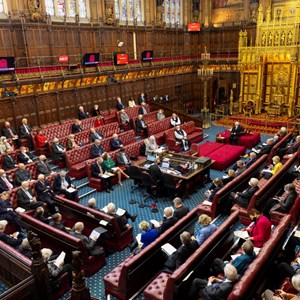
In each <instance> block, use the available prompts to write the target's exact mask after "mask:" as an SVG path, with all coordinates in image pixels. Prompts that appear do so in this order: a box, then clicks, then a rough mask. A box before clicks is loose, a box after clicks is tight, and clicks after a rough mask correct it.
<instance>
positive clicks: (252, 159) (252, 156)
mask: <svg viewBox="0 0 300 300" xmlns="http://www.w3.org/2000/svg"><path fill="white" fill-rule="evenodd" d="M256 161H257V155H256V153H255V152H250V154H249V158H248V159H246V160H245V167H246V169H248V168H249V167H250V166H252V165H253V164H254V163H255V162H256Z"/></svg>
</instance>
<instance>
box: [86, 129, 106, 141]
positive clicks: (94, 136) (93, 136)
mask: <svg viewBox="0 0 300 300" xmlns="http://www.w3.org/2000/svg"><path fill="white" fill-rule="evenodd" d="M104 138H105V136H104V134H102V133H101V132H100V131H99V130H96V129H95V128H93V127H92V128H91V129H90V142H91V143H94V142H95V141H96V140H99V141H101V140H103V139H104Z"/></svg>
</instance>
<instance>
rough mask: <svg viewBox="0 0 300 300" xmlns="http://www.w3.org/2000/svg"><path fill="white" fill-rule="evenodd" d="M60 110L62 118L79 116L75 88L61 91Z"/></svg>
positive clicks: (59, 96)
mask: <svg viewBox="0 0 300 300" xmlns="http://www.w3.org/2000/svg"><path fill="white" fill-rule="evenodd" d="M58 99H59V111H60V117H61V120H65V119H76V118H78V106H79V105H80V104H79V103H78V98H77V96H76V93H75V89H67V90H63V91H61V92H59V94H58Z"/></svg>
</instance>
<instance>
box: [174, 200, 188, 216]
mask: <svg viewBox="0 0 300 300" xmlns="http://www.w3.org/2000/svg"><path fill="white" fill-rule="evenodd" d="M173 203H174V206H175V210H174V217H176V218H177V219H178V220H179V219H181V218H183V217H184V216H186V215H187V214H188V213H189V211H190V209H189V208H188V207H186V206H183V204H182V201H181V199H180V198H179V197H176V198H175V199H174V200H173Z"/></svg>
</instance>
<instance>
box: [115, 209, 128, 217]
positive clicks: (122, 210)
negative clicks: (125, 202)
mask: <svg viewBox="0 0 300 300" xmlns="http://www.w3.org/2000/svg"><path fill="white" fill-rule="evenodd" d="M125 213H126V210H125V209H123V208H118V209H117V211H116V214H117V215H118V216H120V217H121V216H123V215H124V214H125Z"/></svg>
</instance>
